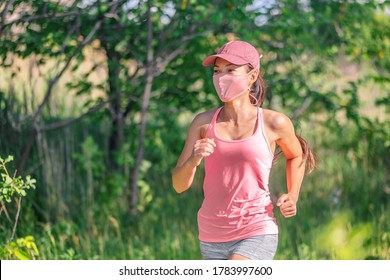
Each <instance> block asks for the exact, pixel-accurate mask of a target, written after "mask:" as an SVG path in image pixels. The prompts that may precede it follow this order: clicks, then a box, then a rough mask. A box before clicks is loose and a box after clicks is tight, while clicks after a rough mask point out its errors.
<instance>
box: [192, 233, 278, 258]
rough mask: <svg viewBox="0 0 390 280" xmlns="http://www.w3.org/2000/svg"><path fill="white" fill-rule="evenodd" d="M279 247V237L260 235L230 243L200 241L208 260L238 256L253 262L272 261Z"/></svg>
mask: <svg viewBox="0 0 390 280" xmlns="http://www.w3.org/2000/svg"><path fill="white" fill-rule="evenodd" d="M277 247H278V235H277V234H268V235H258V236H254V237H249V238H246V239H243V240H236V241H230V242H203V241H200V251H201V253H202V256H203V258H204V259H206V260H226V259H228V258H229V257H230V256H231V255H233V254H237V255H241V256H243V257H246V258H249V259H252V260H272V259H273V258H274V256H275V253H276V249H277Z"/></svg>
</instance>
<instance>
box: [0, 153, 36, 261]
mask: <svg viewBox="0 0 390 280" xmlns="http://www.w3.org/2000/svg"><path fill="white" fill-rule="evenodd" d="M11 161H13V157H12V156H8V157H7V158H6V159H3V158H1V157H0V202H1V208H0V217H1V215H2V214H3V213H4V215H5V217H6V218H7V220H8V221H9V223H10V225H11V226H12V233H11V236H10V238H9V239H8V240H7V241H6V244H5V246H1V247H0V257H1V258H17V259H23V260H26V259H34V258H35V255H38V254H39V253H38V248H37V246H36V245H35V242H34V237H33V236H26V237H24V238H18V239H16V241H14V237H15V233H16V228H17V225H18V221H19V215H20V210H21V202H22V197H24V196H26V195H27V192H26V190H28V189H35V183H36V180H35V179H32V178H31V177H30V176H27V177H26V179H25V180H23V179H22V177H21V176H16V172H15V173H14V174H13V175H12V176H11V175H10V172H9V171H8V169H7V166H6V165H7V164H8V163H10V162H11ZM12 200H13V201H14V202H15V204H16V205H17V210H16V214H15V218H14V219H13V220H12V219H11V215H10V213H9V211H8V209H7V204H9V203H11V202H12Z"/></svg>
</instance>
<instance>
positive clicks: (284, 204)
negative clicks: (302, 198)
mask: <svg viewBox="0 0 390 280" xmlns="http://www.w3.org/2000/svg"><path fill="white" fill-rule="evenodd" d="M276 206H278V207H279V209H280V212H281V213H282V215H283V216H284V217H285V218H290V217H293V216H295V215H296V214H297V203H296V200H295V199H294V198H293V197H292V196H291V195H290V194H282V195H281V196H280V198H279V199H278V201H277V202H276Z"/></svg>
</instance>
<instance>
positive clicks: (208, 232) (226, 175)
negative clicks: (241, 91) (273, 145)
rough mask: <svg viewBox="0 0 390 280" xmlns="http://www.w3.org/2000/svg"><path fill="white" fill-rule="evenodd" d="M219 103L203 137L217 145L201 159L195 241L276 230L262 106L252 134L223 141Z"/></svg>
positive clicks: (270, 163) (227, 239) (220, 239)
mask: <svg viewBox="0 0 390 280" xmlns="http://www.w3.org/2000/svg"><path fill="white" fill-rule="evenodd" d="M222 108H223V107H221V108H219V109H218V110H217V111H216V112H215V114H214V116H213V119H212V120H211V123H210V125H209V127H208V129H207V132H206V137H208V138H213V139H214V141H215V144H216V148H215V149H214V153H213V154H212V155H210V156H209V157H206V158H205V159H204V160H205V162H204V164H205V178H204V183H203V189H204V200H203V204H202V206H201V208H200V209H199V212H198V227H199V240H201V241H204V242H227V241H234V240H240V239H244V238H248V237H252V236H256V235H264V234H276V233H278V227H277V224H276V219H275V217H274V214H273V205H272V201H271V198H270V192H269V189H268V178H269V173H270V170H271V167H272V160H273V153H272V152H271V149H270V146H269V143H268V140H267V138H266V136H265V132H264V128H263V126H264V124H263V110H262V109H261V108H259V109H258V116H257V125H256V130H255V132H254V134H253V135H252V136H250V137H248V138H245V139H241V140H225V139H222V138H220V137H219V136H218V134H217V132H216V125H215V124H216V120H217V116H218V114H219V112H220V111H221V109H222Z"/></svg>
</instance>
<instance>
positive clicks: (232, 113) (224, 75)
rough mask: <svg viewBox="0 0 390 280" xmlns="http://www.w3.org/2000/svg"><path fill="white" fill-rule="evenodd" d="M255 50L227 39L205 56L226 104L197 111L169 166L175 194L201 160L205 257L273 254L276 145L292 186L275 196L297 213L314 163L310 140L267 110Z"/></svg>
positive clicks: (265, 256)
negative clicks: (175, 159)
mask: <svg viewBox="0 0 390 280" xmlns="http://www.w3.org/2000/svg"><path fill="white" fill-rule="evenodd" d="M260 58H261V56H260V55H259V53H258V51H257V50H256V49H255V48H254V47H253V46H252V45H251V44H249V43H247V42H244V41H232V42H228V43H226V44H225V45H223V46H222V47H221V48H220V49H219V50H218V52H217V54H215V55H211V56H209V57H207V58H206V59H205V60H204V61H203V65H204V66H213V67H214V75H213V83H214V86H215V90H216V92H217V94H218V96H219V98H220V99H221V100H222V102H224V105H223V106H222V107H221V108H218V109H215V110H211V111H207V112H203V113H200V114H198V115H197V116H196V117H195V118H194V120H193V121H192V123H191V125H190V128H189V130H188V134H187V139H186V142H185V145H184V148H183V151H182V153H181V155H180V157H179V160H178V162H177V165H176V167H175V169H174V170H173V172H172V182H173V187H174V188H175V190H176V191H177V192H178V193H181V192H184V191H185V190H187V189H188V188H189V187H190V186H191V184H192V181H193V179H194V175H195V172H196V169H197V167H198V166H199V164H200V163H201V161H202V160H203V159H204V161H205V162H204V168H205V178H204V183H203V189H204V200H203V203H202V206H201V208H200V210H199V212H198V227H199V240H200V249H201V253H202V256H203V258H204V259H230V260H238V259H258V260H260V259H273V258H274V256H275V253H276V249H277V245H278V226H277V223H276V219H275V217H274V214H273V204H272V201H271V198H270V192H269V188H268V180H269V174H270V170H271V167H272V162H273V159H274V151H275V148H276V146H277V145H278V146H279V147H280V149H281V151H282V152H283V154H284V156H285V157H286V178H287V182H286V185H287V190H286V193H284V194H282V195H281V196H280V197H279V199H278V200H277V202H276V206H277V207H279V209H280V211H281V213H282V214H283V216H284V217H286V218H289V217H292V216H294V215H296V211H297V210H296V204H297V201H298V197H299V191H300V188H301V184H302V180H303V177H304V173H305V165H306V162H307V161H308V165H309V171H310V170H311V169H312V168H313V167H314V158H313V155H312V153H311V151H310V149H309V148H308V146H307V145H306V142H305V141H304V140H303V139H302V138H300V137H298V136H296V134H295V132H294V127H293V124H292V122H291V120H290V119H289V118H288V117H287V116H286V115H284V114H282V113H279V112H276V111H272V110H266V109H262V104H263V100H264V97H265V86H264V81H263V79H262V77H261V75H260Z"/></svg>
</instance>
